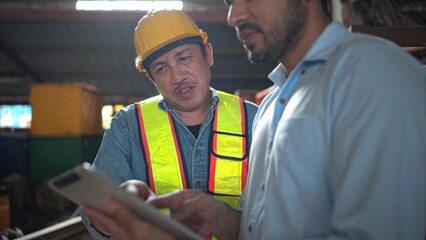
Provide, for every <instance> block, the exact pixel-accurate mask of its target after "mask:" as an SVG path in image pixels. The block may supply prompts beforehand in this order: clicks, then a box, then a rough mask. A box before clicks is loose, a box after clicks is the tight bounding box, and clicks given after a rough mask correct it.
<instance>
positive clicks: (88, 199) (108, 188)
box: [48, 163, 203, 240]
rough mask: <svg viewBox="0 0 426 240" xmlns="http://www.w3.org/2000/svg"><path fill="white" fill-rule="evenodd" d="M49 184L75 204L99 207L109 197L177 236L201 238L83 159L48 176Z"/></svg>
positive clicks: (196, 239) (200, 239)
mask: <svg viewBox="0 0 426 240" xmlns="http://www.w3.org/2000/svg"><path fill="white" fill-rule="evenodd" d="M48 185H49V187H51V188H52V189H54V190H55V191H57V192H58V193H60V194H61V195H63V196H65V197H66V198H68V199H69V200H71V201H72V202H74V203H76V204H77V205H81V206H87V207H90V208H93V209H98V210H100V211H102V207H103V206H104V205H105V203H106V202H107V200H108V199H114V200H117V201H120V202H122V203H124V204H126V205H127V206H128V207H129V208H130V209H131V210H132V211H133V212H135V213H137V214H138V215H139V217H141V218H142V219H144V220H146V221H149V222H151V223H152V224H154V225H156V226H157V227H159V228H161V229H163V230H165V231H168V232H170V233H171V234H173V235H174V236H175V237H177V238H178V239H194V240H202V239H203V238H202V237H201V236H199V235H198V234H196V233H195V232H193V231H192V230H191V229H189V228H187V227H186V226H184V225H183V224H181V223H180V222H178V221H177V220H175V219H173V218H171V217H170V216H167V215H165V214H163V213H161V211H160V210H159V209H157V208H155V207H154V206H152V205H150V204H149V203H146V202H145V201H144V200H143V199H141V198H139V197H138V196H136V195H134V194H132V193H129V192H127V191H126V190H124V189H121V188H119V187H118V186H117V185H116V184H115V183H113V182H112V181H110V180H109V179H107V178H105V177H104V176H102V175H101V174H99V173H98V172H96V171H95V170H93V169H91V168H90V164H89V163H83V164H81V165H78V166H76V167H74V168H73V169H71V170H68V171H66V172H64V173H62V174H60V175H59V176H56V177H54V178H52V179H50V180H49V182H48Z"/></svg>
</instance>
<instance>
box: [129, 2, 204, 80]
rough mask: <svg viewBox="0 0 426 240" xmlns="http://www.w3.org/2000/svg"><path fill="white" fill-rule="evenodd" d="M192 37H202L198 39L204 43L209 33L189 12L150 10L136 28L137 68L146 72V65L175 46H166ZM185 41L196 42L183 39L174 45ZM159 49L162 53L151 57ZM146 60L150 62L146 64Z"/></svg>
mask: <svg viewBox="0 0 426 240" xmlns="http://www.w3.org/2000/svg"><path fill="white" fill-rule="evenodd" d="M191 37H200V38H197V39H200V43H201V42H202V43H203V44H205V43H207V40H208V37H207V33H205V32H204V31H203V30H201V29H200V28H199V27H198V26H197V25H196V24H195V22H194V21H193V20H192V19H191V18H190V17H189V16H188V15H187V14H185V13H183V12H181V11H178V10H160V11H149V12H148V13H147V14H146V15H145V16H144V17H142V19H141V20H140V21H139V23H138V25H137V27H136V28H135V34H134V41H135V48H136V53H137V56H136V59H135V65H136V68H137V69H138V70H139V71H140V72H146V70H147V69H145V67H144V65H145V66H147V65H148V66H149V65H150V63H152V61H153V60H155V58H156V57H159V56H160V55H162V54H164V53H165V52H167V51H169V50H171V49H172V48H173V47H172V48H167V49H165V48H164V47H165V46H167V45H169V44H170V43H174V42H176V41H178V40H184V39H187V38H191ZM184 43H195V40H194V39H192V41H190V42H185V41H182V42H180V44H177V45H175V46H174V47H177V46H179V45H181V44H184ZM159 50H162V51H161V54H156V56H155V58H151V59H149V58H150V56H151V55H153V53H155V52H157V51H159ZM146 60H148V61H149V62H150V63H149V64H145V63H144V62H145V61H146Z"/></svg>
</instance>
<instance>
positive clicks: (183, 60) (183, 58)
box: [179, 55, 192, 64]
mask: <svg viewBox="0 0 426 240" xmlns="http://www.w3.org/2000/svg"><path fill="white" fill-rule="evenodd" d="M191 58H192V56H190V55H187V56H180V57H179V62H181V63H183V64H185V63H189V62H190V60H191Z"/></svg>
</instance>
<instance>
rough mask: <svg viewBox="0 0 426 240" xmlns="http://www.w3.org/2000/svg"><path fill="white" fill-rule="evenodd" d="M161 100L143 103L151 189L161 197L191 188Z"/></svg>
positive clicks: (142, 119) (140, 105)
mask: <svg viewBox="0 0 426 240" xmlns="http://www.w3.org/2000/svg"><path fill="white" fill-rule="evenodd" d="M159 100H160V98H159V97H154V98H150V99H148V100H145V101H142V102H140V104H139V108H140V110H139V111H140V113H141V114H140V115H139V120H140V121H139V122H140V124H141V127H140V129H141V136H142V142H143V146H144V151H145V160H146V163H147V168H148V176H149V180H150V187H151V189H153V191H154V190H155V193H157V194H163V193H168V192H172V191H174V190H180V189H185V188H187V183H186V177H185V170H184V165H183V162H182V156H181V153H180V150H179V143H178V140H177V136H176V134H175V130H174V124H173V120H172V118H171V116H170V114H169V113H168V112H166V111H163V110H161V109H159V108H158V101H159Z"/></svg>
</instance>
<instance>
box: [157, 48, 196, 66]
mask: <svg viewBox="0 0 426 240" xmlns="http://www.w3.org/2000/svg"><path fill="white" fill-rule="evenodd" d="M191 50H192V49H191V47H190V46H185V47H182V48H181V49H179V50H178V51H177V52H176V53H175V54H174V55H173V57H180V56H182V55H183V54H185V53H187V52H190V51H191ZM170 51H173V49H172V50H170ZM166 54H167V53H166ZM164 63H166V62H165V61H158V59H156V60H155V61H154V62H153V63H152V64H151V66H150V68H151V67H155V66H158V65H161V64H164Z"/></svg>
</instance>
